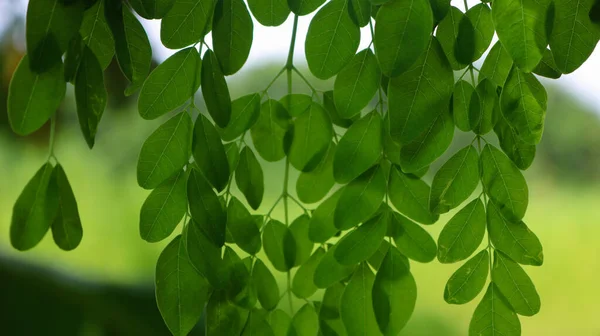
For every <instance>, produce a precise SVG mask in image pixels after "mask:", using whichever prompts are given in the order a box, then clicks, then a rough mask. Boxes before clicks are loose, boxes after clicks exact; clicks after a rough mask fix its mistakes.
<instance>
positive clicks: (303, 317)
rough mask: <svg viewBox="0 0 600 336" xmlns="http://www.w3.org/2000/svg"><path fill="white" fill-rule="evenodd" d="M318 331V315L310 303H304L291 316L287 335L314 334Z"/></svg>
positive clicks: (306, 335) (312, 335) (311, 335)
mask: <svg viewBox="0 0 600 336" xmlns="http://www.w3.org/2000/svg"><path fill="white" fill-rule="evenodd" d="M318 332H319V316H318V315H317V312H315V308H313V306H311V305H310V303H305V304H304V306H302V308H300V309H299V310H298V312H296V314H295V315H294V317H293V318H292V323H291V324H290V329H289V330H288V332H287V335H288V336H315V335H317V333H318Z"/></svg>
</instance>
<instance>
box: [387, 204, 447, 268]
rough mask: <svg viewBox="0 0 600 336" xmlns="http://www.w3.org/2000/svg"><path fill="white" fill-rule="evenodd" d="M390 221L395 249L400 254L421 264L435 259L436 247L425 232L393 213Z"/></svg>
mask: <svg viewBox="0 0 600 336" xmlns="http://www.w3.org/2000/svg"><path fill="white" fill-rule="evenodd" d="M390 220H391V222H390V227H391V228H392V229H393V237H394V241H395V242H396V247H397V248H398V250H399V251H400V252H402V254H404V255H405V256H407V257H408V258H410V259H412V260H415V261H418V262H422V263H427V262H430V261H432V260H433V259H435V255H436V252H437V246H436V245H435V241H434V240H433V238H431V235H430V234H429V233H428V232H427V231H425V230H424V229H423V228H421V227H420V226H419V225H417V224H416V223H414V222H413V221H411V220H410V219H408V218H406V217H404V216H402V215H401V214H399V213H397V212H395V211H393V212H392V216H391V218H390Z"/></svg>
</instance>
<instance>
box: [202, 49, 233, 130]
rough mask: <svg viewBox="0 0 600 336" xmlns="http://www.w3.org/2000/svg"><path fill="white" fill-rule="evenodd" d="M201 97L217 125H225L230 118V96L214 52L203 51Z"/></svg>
mask: <svg viewBox="0 0 600 336" xmlns="http://www.w3.org/2000/svg"><path fill="white" fill-rule="evenodd" d="M201 83H202V85H201V88H202V97H204V102H205V104H206V109H207V110H208V113H209V114H210V116H211V117H212V119H213V120H214V121H215V124H217V125H218V126H219V127H222V128H223V127H226V126H227V124H228V123H229V120H230V119H231V97H230V96H229V88H228V87H227V82H226V81H225V76H224V75H223V71H221V66H220V65H219V61H218V60H217V57H216V56H215V53H214V52H213V51H212V50H210V49H208V50H206V52H205V53H204V59H203V60H202V71H201Z"/></svg>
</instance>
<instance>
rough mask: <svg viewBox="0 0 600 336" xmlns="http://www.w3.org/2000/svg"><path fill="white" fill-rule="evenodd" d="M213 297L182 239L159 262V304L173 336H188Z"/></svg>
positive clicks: (170, 246)
mask: <svg viewBox="0 0 600 336" xmlns="http://www.w3.org/2000/svg"><path fill="white" fill-rule="evenodd" d="M209 295H210V288H209V284H208V282H207V281H206V279H204V277H202V276H201V275H200V274H198V273H197V272H196V270H195V269H194V267H193V266H192V263H191V262H190V260H189V258H188V255H187V251H186V250H185V245H184V244H183V241H182V240H181V236H177V237H175V239H173V240H172V241H171V242H170V243H169V245H167V247H165V249H164V250H163V251H162V253H161V254H160V256H159V257H158V261H157V262H156V304H157V306H158V310H159V311H160V314H161V316H162V318H163V320H164V321H165V324H166V325H167V327H168V328H169V331H171V333H173V335H187V334H188V333H189V332H190V331H191V330H192V328H193V327H194V326H195V325H196V322H198V320H199V319H200V316H201V315H202V311H203V310H204V304H205V303H206V302H207V301H208V297H209Z"/></svg>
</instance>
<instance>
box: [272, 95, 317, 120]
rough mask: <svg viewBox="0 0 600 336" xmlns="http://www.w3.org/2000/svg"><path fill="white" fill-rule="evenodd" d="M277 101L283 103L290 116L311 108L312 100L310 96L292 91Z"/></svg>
mask: <svg viewBox="0 0 600 336" xmlns="http://www.w3.org/2000/svg"><path fill="white" fill-rule="evenodd" d="M279 102H280V103H281V104H283V107H285V109H286V110H287V112H288V114H289V116H290V117H298V116H300V115H301V114H303V113H304V112H306V111H307V110H308V109H310V108H311V106H312V102H313V100H312V97H311V96H308V95H305V94H300V93H292V94H288V95H285V96H283V98H281V99H280V100H279Z"/></svg>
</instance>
